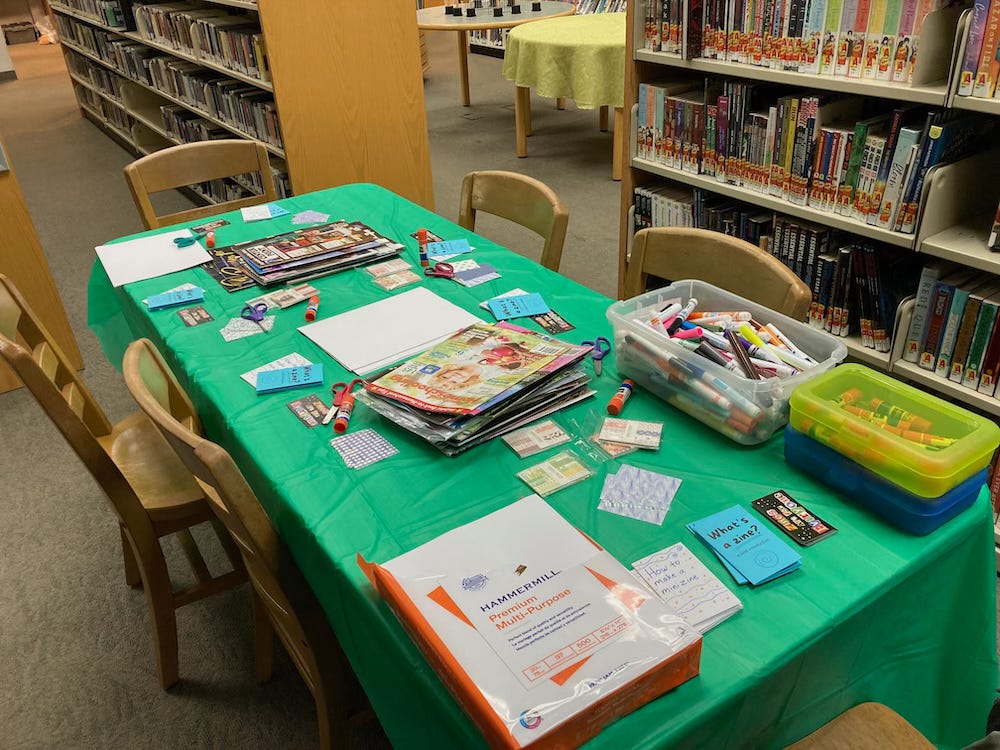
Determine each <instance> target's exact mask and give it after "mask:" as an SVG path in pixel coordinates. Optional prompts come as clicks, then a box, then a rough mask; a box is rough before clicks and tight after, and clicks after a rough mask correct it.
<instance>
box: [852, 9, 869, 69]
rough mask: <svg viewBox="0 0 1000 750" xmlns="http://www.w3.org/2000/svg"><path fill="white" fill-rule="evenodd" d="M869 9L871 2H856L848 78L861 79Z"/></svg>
mask: <svg viewBox="0 0 1000 750" xmlns="http://www.w3.org/2000/svg"><path fill="white" fill-rule="evenodd" d="M871 9H872V1H871V0H858V9H857V14H856V15H855V16H854V39H853V44H852V45H851V54H850V57H849V58H848V60H847V77H848V78H860V77H861V69H862V67H863V65H864V54H865V40H866V39H867V31H868V18H869V16H870V15H871Z"/></svg>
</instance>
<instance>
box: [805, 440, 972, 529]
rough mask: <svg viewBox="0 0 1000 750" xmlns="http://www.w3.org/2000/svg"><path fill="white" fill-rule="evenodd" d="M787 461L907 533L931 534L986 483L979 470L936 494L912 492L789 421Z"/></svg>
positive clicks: (961, 508)
mask: <svg viewBox="0 0 1000 750" xmlns="http://www.w3.org/2000/svg"><path fill="white" fill-rule="evenodd" d="M785 461H786V462H788V464H789V465H790V466H794V467H796V468H798V469H802V470H803V471H804V472H806V473H807V474H810V475H812V476H814V477H815V478H816V479H818V480H820V481H821V482H823V483H824V484H827V485H829V486H830V487H833V488H834V489H836V490H839V491H840V492H842V493H843V494H844V495H847V496H848V497H849V498H850V499H851V500H853V501H855V502H857V503H859V504H860V505H863V506H864V507H866V508H868V510H870V511H873V512H874V513H877V514H878V515H880V516H882V517H883V518H884V519H885V520H887V521H889V523H891V524H892V525H893V526H898V527H899V528H901V529H903V530H904V531H908V532H910V533H911V534H920V535H923V534H929V533H930V532H932V531H934V529H936V528H937V527H938V526H940V525H941V524H943V523H944V522H945V521H948V520H950V519H952V518H954V517H955V516H957V515H958V514H959V513H961V512H962V511H963V510H965V509H966V508H968V507H969V506H970V505H972V504H973V503H974V502H975V501H976V498H977V497H979V491H980V490H981V489H982V488H983V485H984V484H986V469H983V470H981V471H979V472H977V473H975V474H973V475H972V476H971V477H969V478H968V479H966V480H965V481H964V482H962V483H961V484H959V485H958V486H957V487H955V488H954V489H951V490H949V491H948V492H946V493H944V494H943V495H941V496H940V497H933V498H926V497H920V496H918V495H914V494H912V493H910V492H907V491H906V490H904V489H902V488H900V487H898V486H896V485H894V484H892V483H891V482H888V481H886V480H885V479H883V478H882V477H880V476H878V475H877V474H874V473H873V472H871V471H869V470H868V469H866V468H864V467H863V466H861V465H860V464H857V463H855V462H854V461H852V460H851V459H849V458H847V457H845V456H842V455H841V454H839V453H837V452H836V451H835V450H833V449H831V448H827V447H826V446H825V445H823V444H822V443H819V442H817V441H815V440H813V439H812V438H811V437H808V436H807V435H803V434H802V433H801V432H799V431H797V430H796V429H795V428H793V427H792V426H791V425H789V426H787V427H786V428H785Z"/></svg>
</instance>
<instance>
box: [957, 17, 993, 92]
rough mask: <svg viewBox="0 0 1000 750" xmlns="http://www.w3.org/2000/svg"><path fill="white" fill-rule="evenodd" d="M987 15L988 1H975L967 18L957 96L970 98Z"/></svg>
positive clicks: (977, 67)
mask: <svg viewBox="0 0 1000 750" xmlns="http://www.w3.org/2000/svg"><path fill="white" fill-rule="evenodd" d="M998 5H1000V3H998ZM989 14H990V0H976V1H975V3H974V4H973V6H972V15H971V16H970V18H969V38H968V42H967V43H966V45H965V54H964V55H963V56H962V67H961V68H960V71H961V72H960V73H959V78H958V95H959V96H972V90H973V89H974V88H975V83H976V73H977V71H978V70H979V64H980V60H979V53H980V52H981V51H982V49H983V36H984V35H985V32H986V18H987V16H989Z"/></svg>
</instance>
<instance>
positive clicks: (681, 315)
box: [666, 297, 698, 336]
mask: <svg viewBox="0 0 1000 750" xmlns="http://www.w3.org/2000/svg"><path fill="white" fill-rule="evenodd" d="M697 306H698V298H697V297H692V298H691V299H689V300H688V301H687V304H686V305H684V307H682V308H681V309H680V312H678V313H677V316H676V317H675V318H674V319H673V321H672V322H671V323H670V325H669V326H667V327H666V328H667V333H669V334H670V335H671V336H673V335H674V332H675V331H676V330H677V329H678V328H680V327H681V323H683V322H684V321H685V320H687V317H688V315H690V314H691V313H693V312H694V309H695V308H696V307H697Z"/></svg>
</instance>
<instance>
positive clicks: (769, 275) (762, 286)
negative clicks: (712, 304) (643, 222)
mask: <svg viewBox="0 0 1000 750" xmlns="http://www.w3.org/2000/svg"><path fill="white" fill-rule="evenodd" d="M648 274H653V275H654V276H659V277H661V278H664V279H669V280H671V281H676V280H679V279H700V280H701V281H705V282H708V283H709V284H713V285H715V286H717V287H720V288H722V289H725V290H727V291H729V292H732V293H733V294H738V295H740V296H741V297H746V298H747V299H750V300H753V301H754V302H757V303H759V304H761V305H764V306H765V307H769V308H771V309H772V310H777V311H778V312H780V313H784V314H785V315H787V316H788V317H790V318H795V319H796V320H805V317H806V313H807V312H808V311H809V303H810V301H811V300H812V293H811V292H810V291H809V287H808V286H807V285H806V284H805V282H804V281H802V279H800V278H799V277H798V276H796V275H795V274H794V273H792V272H791V270H789V268H788V267H787V266H785V265H784V264H783V263H782V262H781V261H779V260H778V259H777V258H775V257H773V256H772V255H768V254H767V253H765V252H764V251H763V250H761V249H760V248H759V247H755V246H754V245H751V244H750V243H749V242H746V241H744V240H741V239H739V238H737V237H730V236H729V235H726V234H721V233H719V232H710V231H708V230H707V229H688V228H685V227H656V228H654V229H642V230H640V231H639V232H637V233H636V235H635V238H634V239H633V240H632V258H631V260H630V261H629V264H628V269H627V271H626V275H625V289H624V295H625V299H629V298H631V297H636V296H638V295H640V294H642V293H643V292H645V291H646V276H647V275H648Z"/></svg>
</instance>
